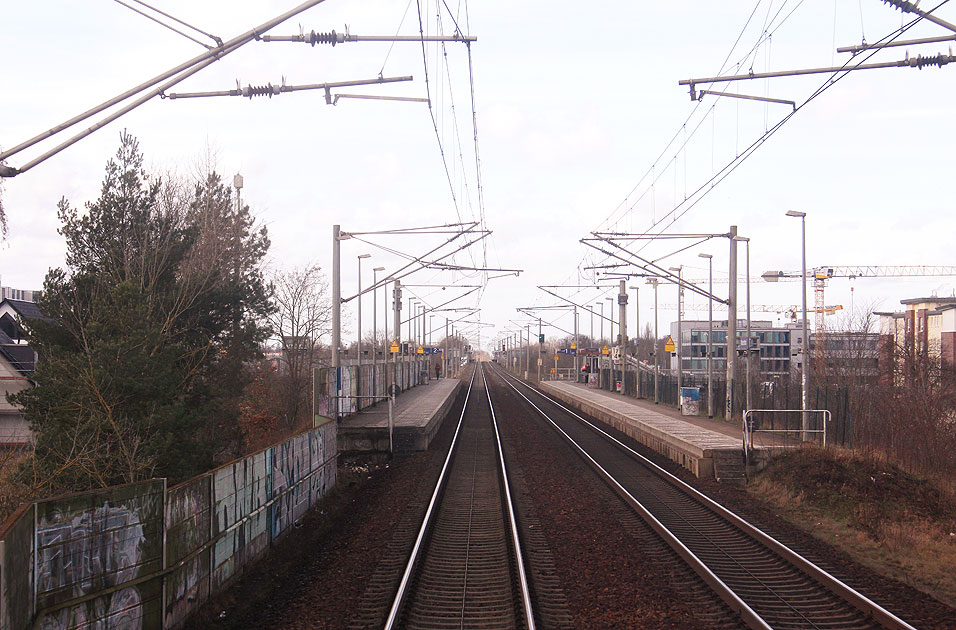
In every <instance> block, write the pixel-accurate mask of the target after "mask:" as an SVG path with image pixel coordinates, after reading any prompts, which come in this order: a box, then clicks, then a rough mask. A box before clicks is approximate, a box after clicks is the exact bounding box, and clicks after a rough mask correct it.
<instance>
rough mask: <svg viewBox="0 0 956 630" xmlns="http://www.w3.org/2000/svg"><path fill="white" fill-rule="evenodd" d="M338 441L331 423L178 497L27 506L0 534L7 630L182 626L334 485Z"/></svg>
mask: <svg viewBox="0 0 956 630" xmlns="http://www.w3.org/2000/svg"><path fill="white" fill-rule="evenodd" d="M335 434H336V424H335V423H334V422H327V423H325V424H323V425H321V426H319V427H316V428H314V429H312V430H310V431H308V432H306V433H302V434H299V435H297V436H295V437H293V438H290V439H289V440H286V441H285V442H282V443H281V444H277V445H276V446H273V447H271V448H268V449H266V450H264V451H261V452H259V453H256V454H254V455H250V456H248V457H245V458H243V459H239V460H236V461H234V462H232V463H230V464H227V465H225V466H223V467H221V468H218V469H216V470H214V471H211V472H208V473H205V474H203V475H200V476H198V477H195V478H193V479H190V480H189V481H186V482H184V483H182V484H180V485H178V486H176V487H174V488H171V489H169V490H167V489H166V483H165V480H162V479H159V480H151V481H146V482H142V483H136V484H128V485H124V486H117V487H113V488H108V489H105V490H100V491H96V492H88V493H83V494H78V495H73V496H69V497H64V498H57V499H50V500H47V501H41V502H39V503H36V504H34V505H31V506H29V507H28V508H27V509H25V510H23V511H21V512H20V513H18V514H17V515H15V516H14V517H13V518H12V519H11V521H8V523H6V524H5V529H4V530H2V531H0V630H26V629H27V628H31V627H33V626H34V625H36V627H39V628H42V629H43V630H48V629H49V630H61V629H62V630H87V629H89V630H92V629H94V628H95V629H97V630H99V629H103V630H106V629H110V630H153V629H156V630H161V629H163V628H177V627H179V626H181V625H182V624H183V622H184V621H185V619H186V618H187V616H188V615H189V614H191V613H192V612H194V611H195V610H196V609H197V608H198V607H199V606H200V605H201V604H202V603H203V602H204V601H206V600H207V599H208V598H209V596H210V595H211V594H213V593H215V592H217V591H218V590H220V589H221V588H223V587H224V586H225V585H226V584H228V583H229V582H230V581H231V580H232V578H234V577H235V576H237V575H238V574H239V573H240V572H241V570H242V568H243V567H244V566H245V565H247V564H249V563H251V562H253V561H254V560H256V559H258V558H259V557H260V556H262V555H263V554H264V553H265V551H266V550H267V549H268V547H269V546H270V545H271V544H272V543H273V541H275V540H276V539H277V538H279V537H280V536H281V535H282V534H283V533H284V532H286V531H288V529H289V528H290V526H291V525H292V524H293V523H294V522H295V521H297V520H299V519H301V518H302V517H303V516H305V514H306V512H307V511H308V510H309V509H310V508H311V507H312V506H313V505H315V503H316V502H317V501H319V500H320V499H321V498H322V497H324V496H325V495H326V494H327V493H328V491H329V490H330V489H331V488H332V487H333V486H334V485H335V478H336V455H337V453H336V450H335V444H336V435H335ZM34 566H36V571H35V574H34V571H33V567H34ZM34 590H35V591H36V598H35V600H34V598H33V593H34Z"/></svg>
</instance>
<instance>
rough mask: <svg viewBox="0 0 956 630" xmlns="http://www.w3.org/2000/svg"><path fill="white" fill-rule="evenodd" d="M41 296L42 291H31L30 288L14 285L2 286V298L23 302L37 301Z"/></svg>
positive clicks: (0, 291) (0, 294) (0, 289)
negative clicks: (18, 287) (13, 286)
mask: <svg viewBox="0 0 956 630" xmlns="http://www.w3.org/2000/svg"><path fill="white" fill-rule="evenodd" d="M38 297H40V291H31V290H29V289H14V288H12V287H0V300H20V301H21V302H36V301H37V298H38Z"/></svg>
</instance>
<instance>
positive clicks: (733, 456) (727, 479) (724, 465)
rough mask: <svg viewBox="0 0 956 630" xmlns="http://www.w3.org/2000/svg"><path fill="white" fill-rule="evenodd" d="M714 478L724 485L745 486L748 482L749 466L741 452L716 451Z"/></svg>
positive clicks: (714, 453) (714, 454)
mask: <svg viewBox="0 0 956 630" xmlns="http://www.w3.org/2000/svg"><path fill="white" fill-rule="evenodd" d="M713 456H714V476H715V477H716V478H717V481H720V482H723V483H734V484H741V485H742V484H744V483H746V482H747V466H746V463H745V462H744V454H743V452H742V451H740V450H720V451H714V452H713Z"/></svg>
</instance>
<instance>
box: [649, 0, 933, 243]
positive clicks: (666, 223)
mask: <svg viewBox="0 0 956 630" xmlns="http://www.w3.org/2000/svg"><path fill="white" fill-rule="evenodd" d="M948 1H949V0H944V1H943V2H941V3H940V4H938V5H937V6H935V7H934V8H933V9H931V10H930V11H927V12H925V13H932V12H933V11H935V10H937V9H939V8H940V7H941V6H943V5H945V4H946V3H947V2H948ZM791 14H792V12H791ZM921 19H924V16H922V15H920V16H918V17H916V18H914V19H913V20H912V21H911V22H909V23H907V24H905V25H903V26H902V27H900V28H899V29H896V30H895V31H893V32H891V33H888V34H887V35H885V36H884V37H883V38H881V39H880V40H879V45H873V46H872V47H871V48H870V50H871V52H870V54H868V55H866V56H865V57H864V58H862V59H861V60H858V59H857V58H856V57H854V58H853V59H851V60H849V61H847V62H846V63H845V64H843V66H841V67H840V68H839V69H836V70H835V71H834V72H832V75H831V76H830V78H828V79H827V80H826V81H825V82H824V83H823V84H822V85H820V86H819V87H818V88H817V89H816V90H815V91H814V92H813V93H812V94H811V95H810V96H809V97H808V98H807V99H806V100H805V101H804V102H803V103H801V104H800V105H799V106H797V107H795V108H794V109H793V111H791V112H790V113H788V114H787V115H786V116H785V117H784V118H782V119H781V120H780V121H778V122H777V123H776V124H774V125H773V126H772V127H771V128H769V129H768V130H767V131H765V132H764V133H763V134H762V135H761V136H760V137H758V138H757V139H756V140H754V141H753V142H752V143H751V144H750V145H748V146H747V147H746V148H745V149H744V150H743V151H742V152H739V153H737V154H735V157H734V158H733V159H732V160H730V161H729V162H728V163H727V164H725V165H724V166H723V167H722V168H721V169H720V170H719V171H718V172H716V173H714V174H713V175H712V176H711V177H710V178H709V179H707V180H706V181H705V182H703V183H702V184H701V185H700V186H699V187H698V188H697V189H695V190H694V191H693V192H692V193H691V195H690V196H688V197H687V198H685V199H684V200H683V201H681V202H678V203H676V204H675V207H674V208H673V209H671V210H670V211H669V212H667V213H665V215H663V216H662V217H660V218H659V219H656V220H655V221H654V222H653V224H652V225H651V226H650V227H649V228H648V229H647V230H646V231H645V232H643V235H655V236H657V235H660V234H662V233H663V232H664V230H666V229H667V228H669V227H670V226H671V225H673V224H674V223H676V222H677V221H678V220H680V219H681V218H682V217H683V216H684V215H686V214H687V212H689V211H690V210H691V209H692V208H694V207H695V206H696V205H697V204H698V203H699V202H700V201H701V200H702V199H703V198H704V197H706V195H707V194H708V193H709V192H710V191H711V190H713V188H715V187H716V186H717V185H718V184H720V182H722V181H723V180H724V179H726V177H728V176H729V175H730V174H731V173H732V172H733V171H735V170H736V169H737V167H738V166H740V165H741V164H742V163H743V162H744V161H746V159H747V158H749V157H750V155H752V154H753V153H754V152H755V151H756V150H757V149H758V148H759V147H760V146H762V145H763V143H765V142H766V141H767V140H769V139H770V138H771V137H772V136H773V135H774V134H775V133H776V132H777V131H778V130H779V129H780V128H781V127H782V126H783V125H784V124H786V122H788V121H789V120H790V119H791V118H792V117H793V116H795V115H796V114H797V112H799V111H800V110H801V109H802V108H803V107H805V106H806V105H808V104H809V103H810V102H812V101H813V100H814V99H816V98H817V97H818V96H820V95H821V94H823V93H824V92H825V91H826V90H828V89H829V88H830V87H832V86H833V85H835V84H836V83H837V82H838V81H840V80H842V79H843V78H845V77H846V76H847V74H849V73H850V72H851V71H852V70H853V69H855V68H856V66H857V65H861V64H863V63H864V62H865V61H867V60H868V59H869V58H870V57H872V55H873V54H875V53H876V52H877V51H878V50H880V49H881V48H882V47H883V46H882V43H883V42H885V41H893V40H895V39H896V38H898V37H900V36H901V35H902V34H903V33H905V32H906V31H908V30H909V29H910V28H912V27H913V26H914V25H916V24H917V23H918V22H919V21H920V20H921ZM924 60H926V61H924ZM924 60H919V59H917V60H914V62H913V63H911V64H909V65H914V66H916V67H922V66H921V65H918V64H922V63H926V62H928V63H929V64H932V63H933V58H924ZM854 61H855V62H856V63H855V64H854V65H851V62H854ZM894 65H899V64H898V63H897V62H894ZM695 110H696V108H695ZM648 245H649V242H648V243H646V244H644V245H643V246H641V247H640V248H638V250H637V251H638V252H640V251H643V250H644V249H645V248H646V247H648Z"/></svg>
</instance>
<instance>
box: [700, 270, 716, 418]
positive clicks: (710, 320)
mask: <svg viewBox="0 0 956 630" xmlns="http://www.w3.org/2000/svg"><path fill="white" fill-rule="evenodd" d="M697 255H698V256H700V257H701V258H706V259H707V292H708V293H710V297H709V298H707V417H708V418H713V417H714V257H713V256H712V255H710V254H697Z"/></svg>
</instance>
